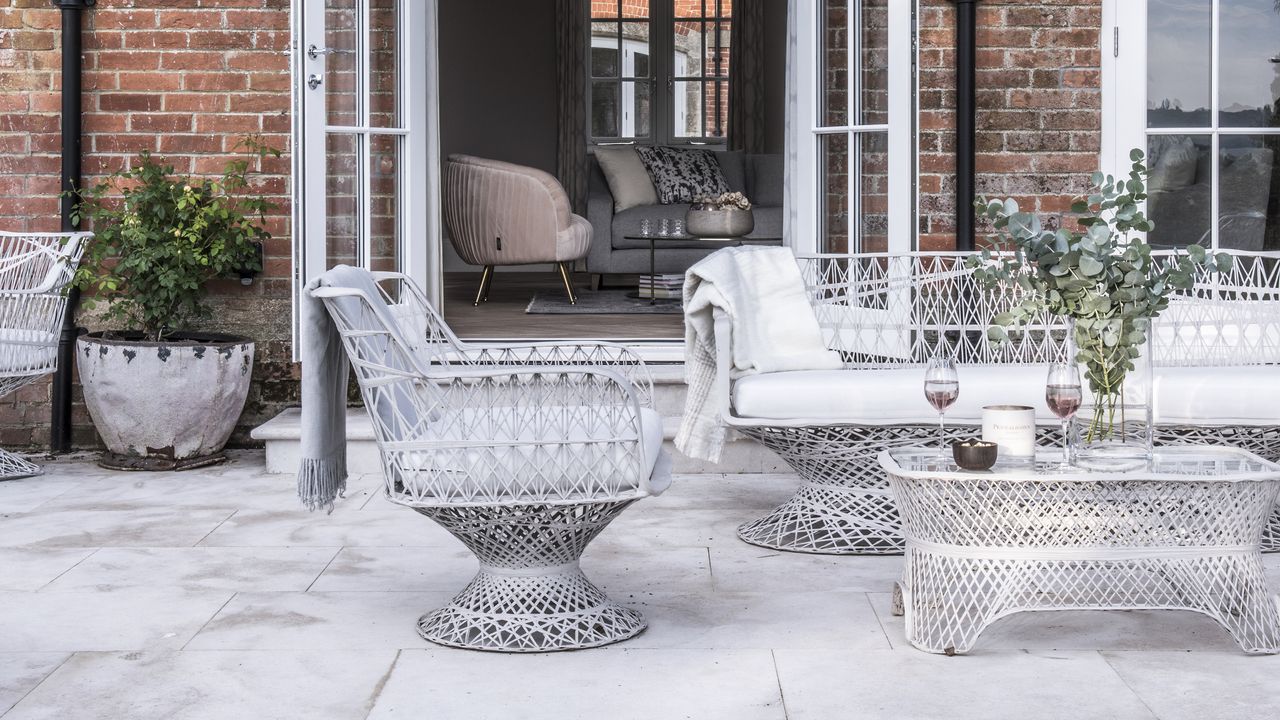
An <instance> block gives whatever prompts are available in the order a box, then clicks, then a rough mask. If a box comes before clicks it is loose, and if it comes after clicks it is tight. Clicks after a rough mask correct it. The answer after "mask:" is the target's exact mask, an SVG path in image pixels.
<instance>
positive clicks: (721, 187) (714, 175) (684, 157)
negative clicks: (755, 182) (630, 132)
mask: <svg viewBox="0 0 1280 720" xmlns="http://www.w3.org/2000/svg"><path fill="white" fill-rule="evenodd" d="M636 154H637V155H639V156H640V160H641V162H643V163H644V167H645V169H646V170H648V171H649V177H650V178H652V179H653V187H654V189H656V190H657V191H658V202H660V203H662V204H663V205H671V204H680V203H690V202H693V200H694V198H697V197H700V196H703V195H721V194H723V193H727V192H729V183H727V182H726V181H725V179H724V173H723V172H722V171H721V170H720V163H718V162H716V158H715V155H713V154H711V152H709V151H707V150H685V149H683V148H670V147H661V146H657V147H647V146H640V147H637V148H636Z"/></svg>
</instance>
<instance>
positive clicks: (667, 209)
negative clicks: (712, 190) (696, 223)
mask: <svg viewBox="0 0 1280 720" xmlns="http://www.w3.org/2000/svg"><path fill="white" fill-rule="evenodd" d="M715 155H716V159H717V160H719V161H720V169H721V171H722V172H723V173H724V177H725V180H726V181H727V182H728V183H729V189H730V190H735V191H738V192H742V193H744V194H746V196H747V198H749V199H750V200H751V204H752V206H753V207H752V211H753V213H754V214H755V221H756V227H755V230H753V231H752V232H751V234H750V235H748V236H747V237H746V239H747V240H750V239H752V238H775V239H776V238H780V237H782V195H783V192H782V178H783V167H784V165H783V158H782V156H781V155H747V154H744V153H741V152H717V153H716V154H715ZM589 159H590V163H591V180H590V186H589V187H590V189H589V195H588V197H587V220H588V221H589V222H590V223H591V228H592V232H591V250H590V252H589V253H588V254H587V271H588V272H590V273H591V281H592V286H593V287H598V286H599V283H600V281H601V276H603V275H613V274H636V273H647V272H649V243H648V241H645V240H627V239H626V236H627V235H639V234H640V222H641V221H642V220H644V219H646V218H648V220H649V223H650V225H651V226H652V232H654V233H657V232H658V226H659V223H661V221H662V220H663V218H666V219H669V220H677V219H679V220H684V216H685V213H686V212H688V210H689V206H688V205H644V206H640V207H634V208H630V209H628V210H623V211H622V212H620V213H615V212H614V211H613V195H612V194H611V193H610V192H609V183H608V182H606V181H605V179H604V172H602V171H601V170H600V165H599V163H597V162H596V158H595V155H591V156H590V158H589ZM762 244H764V243H762ZM773 244H777V242H776V241H775V242H774V243H773ZM721 247H723V245H720V244H716V245H713V246H708V245H707V244H706V243H702V242H701V241H698V240H691V241H688V242H678V243H677V242H664V243H659V244H658V246H657V253H656V261H655V268H656V270H657V271H658V272H660V273H682V272H684V271H685V270H687V269H688V268H689V266H690V265H693V264H694V263H696V262H697V261H699V260H701V259H702V258H704V257H706V256H707V255H709V254H710V253H712V252H715V251H716V250H717V249H719V248H721Z"/></svg>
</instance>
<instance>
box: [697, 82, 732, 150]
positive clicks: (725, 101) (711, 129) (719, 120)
mask: <svg viewBox="0 0 1280 720" xmlns="http://www.w3.org/2000/svg"><path fill="white" fill-rule="evenodd" d="M705 92H706V108H707V112H706V116H707V125H706V129H705V132H704V133H703V134H704V135H705V136H706V137H711V138H722V137H724V136H725V135H726V134H727V133H728V132H729V83H728V82H726V81H724V80H716V81H712V82H708V83H707V84H706V85H705Z"/></svg>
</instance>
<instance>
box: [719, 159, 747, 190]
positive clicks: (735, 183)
mask: <svg viewBox="0 0 1280 720" xmlns="http://www.w3.org/2000/svg"><path fill="white" fill-rule="evenodd" d="M716 161H717V162H719V163H720V172H722V173H724V181H725V182H727V183H729V191H730V192H740V193H743V194H746V192H747V157H746V155H744V154H743V153H742V151H741V150H726V151H723V152H718V153H716Z"/></svg>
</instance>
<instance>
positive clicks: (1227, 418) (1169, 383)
mask: <svg viewBox="0 0 1280 720" xmlns="http://www.w3.org/2000/svg"><path fill="white" fill-rule="evenodd" d="M1152 390H1153V394H1154V395H1155V405H1154V407H1153V408H1152V410H1153V411H1154V413H1155V418H1156V423H1158V424H1171V425H1172V424H1193V425H1246V426H1260V425H1280V365H1243V366H1238V367H1175V368H1159V369H1157V370H1156V377H1155V386H1154V387H1153V388H1152Z"/></svg>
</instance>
